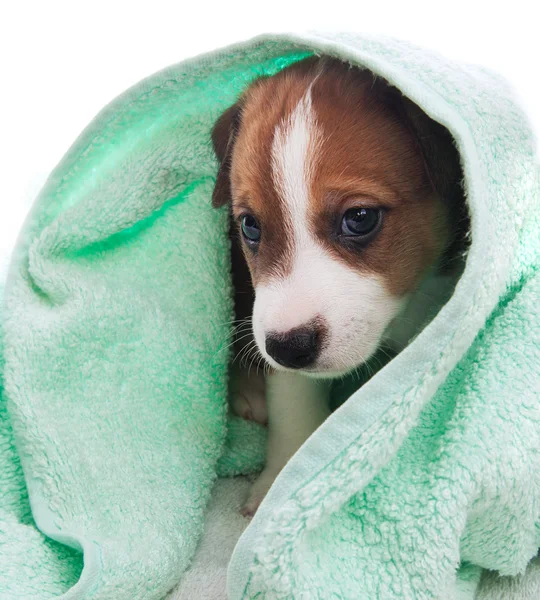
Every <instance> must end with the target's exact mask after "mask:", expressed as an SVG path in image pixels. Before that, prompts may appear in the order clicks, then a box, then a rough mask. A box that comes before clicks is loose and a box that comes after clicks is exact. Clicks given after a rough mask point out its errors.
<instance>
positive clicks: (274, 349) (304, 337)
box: [266, 327, 321, 369]
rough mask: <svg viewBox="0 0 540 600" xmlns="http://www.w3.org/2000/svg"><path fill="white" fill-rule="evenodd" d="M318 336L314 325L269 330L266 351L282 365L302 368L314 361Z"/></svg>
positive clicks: (318, 348)
mask: <svg viewBox="0 0 540 600" xmlns="http://www.w3.org/2000/svg"><path fill="white" fill-rule="evenodd" d="M320 338H321V335H320V331H319V329H318V328H316V327H298V328H296V329H291V330H290V331H287V332H286V333H276V332H270V333H269V334H268V335H267V336H266V351H267V352H268V354H269V355H270V356H271V357H272V358H273V359H274V360H275V361H276V362H277V363H278V364H280V365H282V366H283V367H288V368H290V369H302V368H304V367H308V366H309V365H311V364H313V363H314V362H315V359H316V358H317V355H318V354H319V350H320Z"/></svg>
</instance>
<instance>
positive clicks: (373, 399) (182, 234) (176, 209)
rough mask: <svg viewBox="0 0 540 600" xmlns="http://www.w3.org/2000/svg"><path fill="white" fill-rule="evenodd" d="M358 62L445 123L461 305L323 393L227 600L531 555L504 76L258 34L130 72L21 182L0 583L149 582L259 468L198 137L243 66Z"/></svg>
mask: <svg viewBox="0 0 540 600" xmlns="http://www.w3.org/2000/svg"><path fill="white" fill-rule="evenodd" d="M312 52H317V53H328V54H331V55H335V56H338V57H341V58H343V59H344V60H348V61H350V62H352V63H355V64H358V65H364V66H366V67H368V68H370V69H372V70H373V71H374V72H376V73H378V74H380V75H381V76H383V77H385V78H387V79H388V80H389V81H390V82H392V83H393V84H395V85H396V86H397V87H399V88H400V89H401V90H402V91H403V92H404V93H405V94H406V95H407V96H409V97H410V98H411V99H412V100H413V101H415V102H416V103H417V104H418V105H419V106H421V107H422V108H423V109H424V110H425V111H426V112H427V113H428V114H429V115H431V116H432V117H433V118H434V119H436V120H438V121H440V122H441V123H443V124H444V125H445V126H446V127H448V129H449V130H450V131H451V133H452V134H453V136H454V138H455V140H456V144H457V146H458V149H459V150H460V153H461V156H462V162H463V170H464V175H465V189H466V192H467V198H468V203H469V208H470V215H471V226H472V229H471V246H470V251H469V254H468V258H467V263H466V268H465V271H464V273H463V275H462V277H461V279H460V281H459V283H458V285H457V288H456V290H455V293H454V295H453V296H452V298H451V299H450V301H449V302H448V303H447V304H446V305H445V306H444V307H443V309H442V310H441V311H440V313H439V314H438V315H437V317H436V318H435V319H434V320H433V322H432V323H431V324H430V325H429V326H428V327H427V328H426V329H425V330H424V331H423V332H422V333H421V334H420V335H419V336H418V337H417V338H416V339H415V341H414V342H413V343H412V344H411V345H410V346H409V347H408V348H407V349H406V350H405V351H404V352H402V353H401V354H399V355H398V356H397V357H396V358H394V359H393V360H392V361H391V362H390V363H389V364H388V365H387V366H386V367H385V368H384V369H383V370H381V371H380V372H379V373H378V374H377V375H376V376H375V377H373V378H372V379H371V380H370V381H369V382H368V383H367V384H366V385H365V386H363V387H362V388H361V389H360V390H358V391H357V392H356V393H355V394H353V396H352V397H351V398H349V400H348V401H347V402H345V404H343V405H342V406H341V407H340V408H338V409H337V410H336V411H335V412H334V413H333V415H332V416H331V417H330V418H329V419H328V421H327V422H326V423H325V424H324V425H323V426H322V427H321V428H320V429H319V430H318V431H317V432H316V433H315V434H314V435H313V436H312V437H311V438H310V439H309V440H308V441H307V442H306V444H305V445H304V446H303V447H302V448H301V449H300V451H299V452H298V453H297V454H296V455H295V456H294V457H293V459H292V460H291V461H290V463H289V464H288V465H287V467H286V468H285V469H284V471H283V472H282V473H281V474H280V476H279V477H278V479H277V480H276V483H275V485H274V486H273V488H272V489H271V490H270V493H269V495H268V497H267V498H266V500H265V501H264V502H263V504H262V506H261V508H260V510H259V511H258V513H257V515H256V516H255V518H254V520H253V522H252V523H251V525H250V526H249V527H248V529H247V530H246V532H245V533H244V535H243V536H242V538H241V539H240V541H239V543H238V545H237V547H236V550H235V553H234V555H233V558H232V561H231V564H230V568H229V582H228V593H229V597H230V598H233V599H239V598H243V599H248V598H295V599H296V598H310V599H311V598H325V599H327V598H328V599H329V598H352V599H357V598H358V599H360V598H361V599H368V598H369V599H370V600H371V599H379V598H380V599H384V600H392V599H394V598H395V599H398V598H399V599H402V598H407V599H411V600H414V599H423V598H426V599H427V598H430V599H432V598H437V599H440V600H452V599H458V598H459V599H463V600H464V599H466V598H467V599H471V598H472V597H473V595H474V592H475V588H476V586H477V583H478V581H479V579H480V574H481V569H491V570H494V571H498V572H500V573H501V574H503V575H515V574H518V573H520V572H522V571H523V570H524V569H525V568H526V566H527V563H528V561H529V560H530V559H531V558H532V557H533V556H534V555H535V554H536V552H537V550H538V547H539V546H540V518H539V513H540V508H539V507H540V475H539V473H540V469H539V466H540V465H539V449H540V440H539V437H540V434H539V429H540V415H539V394H540V375H539V364H540V350H539V348H540V314H539V312H540V308H539V307H540V275H539V274H538V263H539V255H540V219H539V212H540V211H539V204H540V181H539V168H538V162H537V159H536V158H535V156H534V145H533V140H532V135H531V132H530V129H529V126H528V124H527V122H526V120H525V119H524V117H523V115H522V113H521V111H520V109H519V108H518V107H517V106H516V104H515V103H514V102H513V100H512V94H511V91H510V90H509V89H508V87H507V85H506V84H505V83H504V82H503V81H502V80H501V79H499V78H498V77H497V76H495V75H493V74H491V73H489V72H487V71H485V70H483V69H480V68H476V67H472V66H469V65H465V64H458V63H454V62H451V61H448V60H446V59H444V58H442V57H440V56H438V55H434V54H432V53H430V52H427V51H426V50H423V49H420V48H415V47H413V46H411V45H409V44H405V43H403V42H398V41H395V40H392V39H385V38H370V37H366V36H359V35H353V34H341V35H333V36H325V35H315V34H313V35H304V36H292V35H274V36H265V37H262V38H257V39H255V40H252V41H249V42H247V43H243V44H239V45H237V46H234V47H229V48H226V49H224V50H220V51H218V52H215V53H212V54H208V55H204V56H201V57H197V58H195V59H191V60H189V61H186V62H183V63H180V64H178V65H176V66H173V67H170V68H168V69H166V70H165V71H162V72H160V73H158V74H156V75H154V76H152V77H150V78H148V79H146V80H144V81H143V82H141V83H140V84H138V85H137V86H135V87H134V88H133V89H131V90H129V91H128V92H126V93H125V94H124V95H122V96H121V97H119V98H118V99H117V100H115V101H114V102H113V103H111V104H110V105H109V106H108V107H106V108H105V109H104V110H103V111H102V112H101V113H100V114H99V115H98V116H97V117H96V119H95V120H94V121H93V122H92V123H91V124H90V126H89V127H88V128H87V129H86V130H85V131H84V132H83V134H82V135H81V136H80V137H79V139H78V140H77V141H76V142H75V144H74V145H73V146H72V148H71V149H70V150H69V152H68V153H67V155H66V156H65V158H64V159H63V160H62V162H61V163H60V165H59V166H58V167H57V168H56V170H55V171H54V172H53V174H52V175H51V177H50V179H49V181H48V182H47V184H46V186H45V188H44V189H43V190H42V192H41V194H40V195H39V197H38V198H37V200H36V202H35V205H34V208H33V210H32V212H31V215H30V217H29V218H28V220H27V222H26V225H25V227H24V231H23V233H22V235H21V237H20V239H19V243H18V246H17V249H16V252H15V254H14V257H13V260H12V264H11V270H10V274H9V278H8V282H7V286H6V293H5V306H4V320H3V334H4V350H3V360H4V367H3V369H4V394H3V396H2V401H1V404H0V413H1V416H2V422H1V429H0V483H1V487H0V598H2V599H3V598H10V599H11V598H25V599H26V598H53V597H61V598H62V599H64V600H66V599H74V598H77V599H79V598H92V599H108V600H110V599H113V598H114V599H115V600H122V599H126V600H134V599H137V598H144V599H150V600H151V599H153V598H156V599H158V598H162V597H163V596H164V595H165V594H166V592H167V591H168V590H170V589H171V588H172V587H173V586H174V585H175V584H176V583H177V582H178V581H179V580H180V579H181V577H182V573H183V572H184V571H185V569H186V568H187V566H188V564H189V561H190V559H191V558H192V556H193V553H194V551H195V548H196V544H197V541H198V539H199V536H200V534H201V531H202V528H203V525H204V509H205V506H206V503H207V500H208V498H209V495H210V491H211V488H212V485H213V482H214V481H215V478H216V476H217V475H234V474H238V473H248V472H250V471H253V470H256V469H257V468H258V467H260V465H261V462H262V459H263V455H262V450H263V448H264V431H262V430H261V429H259V428H257V427H256V426H254V425H251V424H247V423H244V422H241V421H239V420H234V419H229V418H228V417H227V413H226V401H225V396H226V383H227V363H228V360H229V355H230V350H229V333H230V324H231V319H232V303H231V285H230V278H229V273H228V267H229V263H228V260H229V259H228V241H227V235H226V227H227V219H226V212H225V211H215V210H213V209H212V208H211V205H210V196H211V191H212V185H213V181H214V177H215V174H216V168H217V165H216V161H215V158H214V156H213V154H212V150H211V145H210V140H209V134H210V130H211V127H212V125H213V123H214V121H215V120H216V118H217V117H218V115H219V114H220V112H221V111H222V110H223V109H224V108H226V107H227V106H229V105H230V104H232V103H233V102H234V100H235V98H236V97H237V96H238V94H239V93H240V92H241V90H242V89H243V88H244V87H245V86H246V85H247V84H248V82H249V81H251V80H252V79H253V78H255V77H257V76H259V75H261V74H272V73H274V72H277V71H278V70H280V69H281V68H283V67H285V66H286V65H288V64H290V63H291V62H293V61H296V60H299V59H301V58H302V57H304V56H307V55H309V54H310V53H312Z"/></svg>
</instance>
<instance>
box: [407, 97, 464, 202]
mask: <svg viewBox="0 0 540 600" xmlns="http://www.w3.org/2000/svg"><path fill="white" fill-rule="evenodd" d="M402 104H403V111H404V114H405V116H406V118H407V120H408V122H409V125H410V127H411V129H412V131H413V132H414V134H415V137H416V140H417V142H418V145H419V147H420V149H421V151H422V155H423V157H424V163H425V165H426V171H427V173H428V176H429V178H430V179H431V183H432V185H433V187H434V188H435V191H436V192H437V193H438V194H439V196H440V197H441V199H442V200H443V202H445V203H446V204H447V205H448V206H450V207H456V206H457V205H459V204H460V203H461V202H463V200H464V197H463V187H462V178H463V174H462V171H461V164H460V156H459V152H458V150H457V148H456V146H455V144H454V140H453V138H452V135H451V134H450V132H449V131H448V129H446V127H444V126H443V125H441V124H440V123H437V122H436V121H434V120H433V119H431V118H429V117H428V116H427V115H426V113H425V112H424V111H423V110H421V109H420V108H419V107H418V106H417V105H416V104H414V103H413V102H411V101H410V100H409V99H408V98H405V97H403V101H402Z"/></svg>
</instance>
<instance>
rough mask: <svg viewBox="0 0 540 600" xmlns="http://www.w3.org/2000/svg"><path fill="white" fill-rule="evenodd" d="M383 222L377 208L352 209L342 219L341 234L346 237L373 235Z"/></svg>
mask: <svg viewBox="0 0 540 600" xmlns="http://www.w3.org/2000/svg"><path fill="white" fill-rule="evenodd" d="M380 220H381V211H380V210H379V209H377V208H350V209H349V210H348V211H346V212H345V214H344V215H343V218H342V219H341V234H342V235H346V236H366V235H368V234H370V233H372V232H373V231H374V230H375V229H376V227H377V225H378V224H379V222H380Z"/></svg>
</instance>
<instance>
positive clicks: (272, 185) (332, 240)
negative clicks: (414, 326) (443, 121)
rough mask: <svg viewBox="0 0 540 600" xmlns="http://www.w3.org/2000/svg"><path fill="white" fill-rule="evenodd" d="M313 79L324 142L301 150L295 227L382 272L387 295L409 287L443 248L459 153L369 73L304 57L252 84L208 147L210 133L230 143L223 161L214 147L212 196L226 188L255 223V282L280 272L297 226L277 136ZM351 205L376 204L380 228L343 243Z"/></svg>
mask: <svg viewBox="0 0 540 600" xmlns="http://www.w3.org/2000/svg"><path fill="white" fill-rule="evenodd" d="M310 85H311V86H312V87H311V103H312V110H313V113H314V116H315V120H316V126H317V129H318V131H319V133H320V136H319V137H320V142H319V143H318V144H317V147H316V151H314V152H311V154H310V156H308V161H309V162H310V170H311V172H312V177H311V181H310V182H309V209H308V211H307V215H308V222H307V223H305V224H301V226H304V227H306V228H309V229H310V231H311V234H312V235H313V236H314V237H315V238H316V239H317V240H318V242H319V244H320V245H321V246H323V247H324V248H325V249H326V250H327V251H328V252H329V253H331V254H332V255H333V256H335V257H336V258H337V259H338V260H340V261H342V262H344V263H346V264H347V265H348V266H349V267H350V268H352V269H354V270H356V271H359V272H365V273H366V274H368V273H369V274H377V275H379V276H381V277H382V278H383V279H384V281H385V282H386V287H387V289H388V290H389V291H390V293H391V294H392V295H396V296H401V295H403V294H406V293H407V292H408V291H410V290H412V289H413V288H414V287H415V286H416V284H417V283H418V281H419V279H420V278H421V277H422V275H423V274H424V272H425V271H426V269H427V268H429V267H430V266H431V265H433V264H434V263H435V262H436V261H437V260H438V259H439V258H440V256H441V254H442V252H443V250H444V248H445V246H446V245H447V242H448V237H449V234H448V230H449V227H450V226H449V217H448V214H449V206H448V198H449V197H450V196H452V194H453V195H454V196H456V198H457V197H458V196H459V191H460V189H461V188H460V186H459V176H460V170H459V161H458V159H457V152H456V150H455V148H454V147H453V144H452V140H451V138H450V136H449V134H448V132H447V131H446V130H445V129H444V128H443V127H441V126H440V125H437V124H436V123H434V122H433V121H432V120H431V119H429V118H428V117H427V116H426V115H425V114H424V113H423V112H422V111H420V110H419V109H418V108H417V107H416V106H415V105H414V104H413V103H411V102H410V101H408V100H407V99H406V98H404V97H403V96H402V95H401V94H400V93H399V91H397V90H395V89H394V88H391V87H390V86H389V85H388V84H387V83H386V82H385V81H384V80H382V79H380V78H376V77H375V76H374V75H373V74H372V73H371V72H369V71H367V70H361V69H359V68H356V67H350V66H349V65H347V64H345V63H343V62H341V61H338V60H335V59H329V58H322V59H320V58H310V59H307V60H304V61H301V62H299V63H296V64H294V65H292V66H290V67H288V68H287V69H284V70H283V71H281V72H280V73H278V74H277V75H275V76H273V77H268V78H262V79H260V80H258V81H256V82H255V83H254V84H252V85H251V86H250V87H249V88H248V90H247V91H246V92H245V93H244V95H243V96H242V99H241V101H240V104H241V107H242V108H241V116H240V118H238V117H239V115H240V113H239V112H238V110H237V111H236V112H235V111H233V112H232V113H231V114H229V115H228V116H227V117H225V116H224V117H223V118H222V119H223V120H221V119H220V121H221V124H220V121H218V124H217V125H216V128H215V130H214V132H215V135H214V145H215V146H216V139H217V138H220V139H221V140H223V139H226V140H227V143H226V144H223V143H221V146H220V148H221V150H220V152H221V157H220V154H219V152H218V150H216V152H217V153H218V157H220V159H221V160H222V169H220V174H219V175H218V182H217V185H216V189H218V192H217V194H216V193H215V194H214V201H215V203H216V204H219V203H220V202H221V200H219V201H216V198H221V199H223V198H227V194H226V193H224V191H223V190H225V192H227V191H229V193H230V196H232V205H233V214H234V216H235V217H236V220H237V222H238V221H239V219H240V218H241V216H242V215H243V214H245V213H249V214H251V215H254V216H255V217H256V219H257V220H258V222H259V224H260V226H261V230H262V237H261V243H260V244H259V246H258V249H257V251H256V252H253V251H252V250H250V249H248V248H244V252H245V256H246V259H247V261H248V264H249V268H250V271H251V274H252V278H253V281H254V284H255V285H256V284H257V283H259V282H261V281H264V280H265V279H267V278H270V277H273V276H276V275H285V274H286V273H287V272H288V270H289V269H290V266H291V262H292V256H293V249H294V233H293V224H292V223H291V221H290V216H289V212H288V209H287V207H286V206H285V205H284V199H283V198H281V196H280V193H279V191H278V190H277V189H276V182H275V177H274V174H273V165H272V144H273V141H274V135H275V132H276V129H277V128H278V127H279V126H282V125H283V123H285V122H286V121H287V119H288V118H289V117H290V115H291V113H292V112H293V111H294V109H295V108H296V106H297V105H298V102H299V101H300V100H301V99H302V98H303V97H304V95H305V93H306V91H307V89H308V88H309V86H310ZM234 115H236V122H234V119H233V117H234ZM227 122H228V123H229V125H228V126H225V124H226V123H227ZM233 122H234V123H235V124H234V125H231V123H233ZM224 131H225V132H226V133H227V134H228V135H225V134H224V133H223V132H224ZM220 132H221V133H220ZM441 148H442V151H441ZM440 155H443V156H445V157H447V158H445V159H444V160H440V158H438V157H439V156H440ZM456 164H457V167H456ZM223 165H225V168H224V167H223ZM443 198H445V199H446V200H447V202H446V203H445V201H443ZM221 203H222V202H221ZM352 207H376V208H380V209H381V210H382V215H383V222H382V227H381V228H380V231H379V232H378V233H377V235H376V236H374V237H373V239H372V240H371V241H370V242H369V244H366V245H364V246H363V245H359V244H356V245H355V244H344V243H343V240H342V239H341V238H340V236H339V235H338V234H339V226H340V222H341V218H342V216H343V213H344V212H345V210H347V209H348V208H352Z"/></svg>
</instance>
